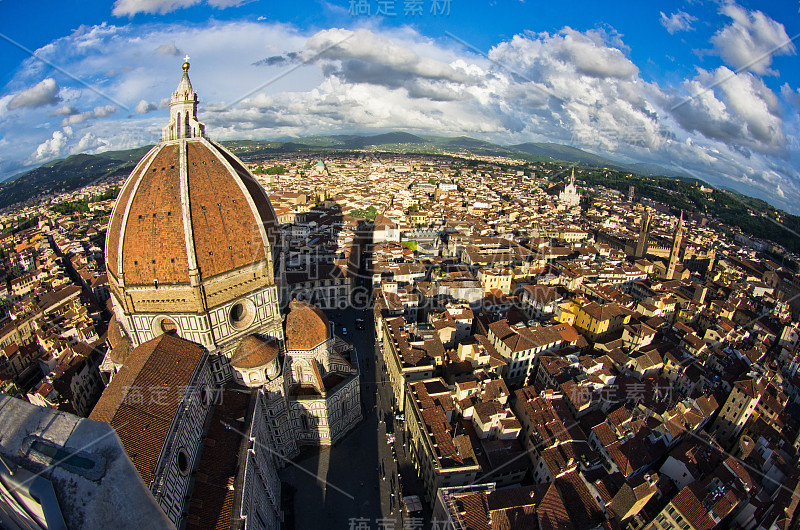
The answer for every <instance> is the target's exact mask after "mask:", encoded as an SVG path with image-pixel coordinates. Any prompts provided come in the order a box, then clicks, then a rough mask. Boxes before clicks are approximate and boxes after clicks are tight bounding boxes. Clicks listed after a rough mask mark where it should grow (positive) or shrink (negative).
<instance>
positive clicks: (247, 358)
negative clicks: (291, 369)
mask: <svg viewBox="0 0 800 530" xmlns="http://www.w3.org/2000/svg"><path fill="white" fill-rule="evenodd" d="M279 352H280V344H278V341H277V340H275V339H264V338H262V337H259V336H257V335H248V336H247V337H245V338H244V339H242V342H240V343H239V346H237V347H236V350H234V352H233V355H231V366H232V367H233V368H235V369H238V370H252V369H254V368H260V367H262V366H266V365H267V364H269V363H271V362H272V361H274V360H275V359H276V358H277V357H278V353H279Z"/></svg>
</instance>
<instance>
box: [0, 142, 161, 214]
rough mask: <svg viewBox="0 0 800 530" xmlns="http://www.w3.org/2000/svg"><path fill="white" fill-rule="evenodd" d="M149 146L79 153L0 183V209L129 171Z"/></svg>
mask: <svg viewBox="0 0 800 530" xmlns="http://www.w3.org/2000/svg"><path fill="white" fill-rule="evenodd" d="M151 147H152V146H145V147H139V148H136V149H128V150H125V151H107V152H105V153H101V154H97V155H87V154H84V153H81V154H77V155H72V156H69V157H67V158H64V159H60V160H53V161H52V162H48V163H47V164H45V165H43V166H40V167H37V168H36V169H32V170H30V171H28V172H25V173H21V174H19V175H15V176H13V177H11V178H10V179H8V180H6V181H5V182H2V183H0V208H5V207H6V206H10V205H12V204H15V203H18V202H23V201H26V200H28V199H30V198H32V197H37V196H38V197H41V196H45V195H50V194H52V193H58V192H60V191H61V190H64V191H70V190H74V189H78V188H81V187H83V186H86V185H87V184H90V183H91V182H93V181H96V180H98V179H101V178H104V177H106V176H111V175H114V174H117V173H124V172H129V171H131V170H132V169H133V167H134V166H135V165H136V163H137V162H138V161H139V160H140V159H141V158H142V157H143V156H144V155H145V153H147V151H148V150H150V148H151Z"/></svg>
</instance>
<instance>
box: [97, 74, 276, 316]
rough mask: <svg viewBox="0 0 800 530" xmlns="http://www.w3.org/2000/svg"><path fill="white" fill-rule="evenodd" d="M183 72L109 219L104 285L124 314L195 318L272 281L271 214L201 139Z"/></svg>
mask: <svg viewBox="0 0 800 530" xmlns="http://www.w3.org/2000/svg"><path fill="white" fill-rule="evenodd" d="M187 70H188V62H187V63H185V64H184V73H183V77H182V78H181V81H180V84H179V85H178V90H176V91H175V92H174V93H173V94H172V102H171V103H170V116H171V117H170V123H169V125H168V126H167V127H165V128H164V138H163V140H162V141H161V142H160V143H159V144H158V145H156V146H155V147H153V149H151V150H150V152H148V153H147V154H146V155H145V156H144V158H142V160H141V161H140V162H139V163H138V164H137V166H136V167H135V168H134V170H133V171H132V172H131V174H130V176H129V177H128V179H127V180H126V182H125V184H124V185H123V187H122V189H121V191H120V193H119V197H118V199H117V203H116V205H115V207H114V210H113V212H112V214H111V219H110V221H109V225H108V234H107V237H106V265H107V270H108V275H109V283H110V285H111V289H112V293H113V294H114V295H115V298H116V299H117V301H118V302H119V303H121V304H123V305H125V307H126V311H125V312H126V313H134V312H139V313H140V312H150V313H153V312H156V313H157V312H168V311H170V310H172V311H175V310H179V311H181V312H187V311H191V312H201V311H204V310H206V309H207V308H211V307H216V306H218V305H220V304H224V303H227V302H230V301H231V296H230V294H231V293H230V292H231V290H232V289H233V290H234V291H237V293H238V292H239V291H243V288H245V287H246V288H247V289H251V290H252V289H255V288H259V287H262V286H263V285H273V284H274V282H275V280H274V272H273V268H272V264H273V257H274V256H273V253H274V252H275V251H276V241H277V228H278V227H277V221H276V217H275V212H274V210H273V208H272V205H271V204H270V201H269V198H268V197H267V195H266V193H265V192H264V190H263V189H262V187H261V186H260V185H259V184H258V182H257V181H256V180H255V178H254V177H253V175H252V174H251V173H250V171H249V170H248V169H247V167H246V166H245V165H244V164H243V163H242V162H241V161H240V160H239V159H238V158H237V157H236V156H235V155H233V154H232V153H231V152H230V151H228V150H227V149H225V148H224V147H222V146H221V145H219V144H218V143H216V142H213V141H211V140H209V139H207V138H205V137H204V132H205V126H204V125H203V124H202V123H200V122H198V121H197V116H196V110H197V94H196V93H195V92H194V91H193V90H192V87H191V83H190V81H189V77H188V73H187ZM235 287H241V288H240V289H234V288H235ZM225 293H228V294H227V295H226V294H225Z"/></svg>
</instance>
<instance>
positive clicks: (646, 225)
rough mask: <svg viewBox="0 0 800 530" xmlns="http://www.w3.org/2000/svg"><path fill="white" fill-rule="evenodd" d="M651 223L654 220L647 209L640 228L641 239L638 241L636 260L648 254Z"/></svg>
mask: <svg viewBox="0 0 800 530" xmlns="http://www.w3.org/2000/svg"><path fill="white" fill-rule="evenodd" d="M651 221H652V218H651V217H650V214H649V213H648V212H647V210H646V209H645V211H644V214H643V215H642V223H641V225H640V226H639V239H638V240H637V241H636V252H635V253H634V257H635V258H636V259H642V258H643V257H644V255H645V254H646V253H647V238H648V237H650V222H651Z"/></svg>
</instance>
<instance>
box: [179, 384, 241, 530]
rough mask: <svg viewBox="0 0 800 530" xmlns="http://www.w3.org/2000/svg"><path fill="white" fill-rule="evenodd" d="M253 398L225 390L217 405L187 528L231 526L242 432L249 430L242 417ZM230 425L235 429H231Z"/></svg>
mask: <svg viewBox="0 0 800 530" xmlns="http://www.w3.org/2000/svg"><path fill="white" fill-rule="evenodd" d="M249 401H250V395H249V394H246V393H241V392H233V391H225V392H224V393H223V395H222V399H221V400H220V402H219V404H218V405H216V406H215V407H214V413H213V416H212V417H211V421H210V423H209V428H208V433H207V434H206V439H205V443H204V445H203V453H202V456H201V457H200V462H199V464H198V466H197V473H196V474H195V483H194V491H193V492H192V498H191V501H190V502H189V503H188V505H189V515H188V517H187V528H208V529H210V528H213V529H217V530H228V529H229V528H230V527H231V515H232V511H233V501H234V489H233V485H234V481H235V480H236V475H237V472H238V471H239V469H238V460H239V449H240V445H241V443H242V435H241V434H240V433H241V432H244V431H245V430H246V423H247V422H246V421H241V420H242V419H243V418H245V416H246V414H247V408H248V403H249ZM226 424H227V425H231V426H233V427H235V428H233V429H229V428H227V426H226ZM237 515H238V514H237ZM192 516H195V517H192ZM193 521H197V523H193Z"/></svg>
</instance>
